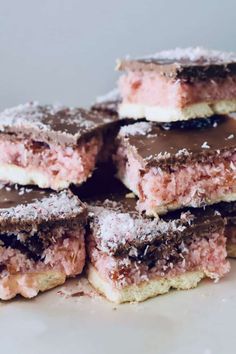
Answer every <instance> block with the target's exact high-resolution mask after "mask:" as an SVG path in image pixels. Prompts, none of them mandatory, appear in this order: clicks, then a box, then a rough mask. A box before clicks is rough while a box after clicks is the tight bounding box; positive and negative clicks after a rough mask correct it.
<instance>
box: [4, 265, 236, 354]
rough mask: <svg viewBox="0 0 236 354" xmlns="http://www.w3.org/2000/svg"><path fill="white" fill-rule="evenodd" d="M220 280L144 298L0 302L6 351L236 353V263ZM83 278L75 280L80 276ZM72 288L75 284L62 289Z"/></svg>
mask: <svg viewBox="0 0 236 354" xmlns="http://www.w3.org/2000/svg"><path fill="white" fill-rule="evenodd" d="M231 263H232V271H231V273H230V275H229V276H227V277H226V278H225V279H223V280H221V281H220V282H219V283H212V282H210V281H203V282H202V283H201V284H200V286H199V287H198V288H197V289H194V290H190V291H179V292H177V291H171V292H170V293H169V294H167V295H162V296H159V297H157V298H155V299H152V300H149V301H146V302H144V303H141V304H129V305H128V304H126V305H119V306H117V305H114V304H111V303H109V302H107V301H106V300H104V299H103V298H101V297H95V298H90V297H88V296H79V297H65V296H62V295H59V294H58V290H60V289H55V290H53V291H50V292H48V293H45V294H42V295H40V296H39V297H37V298H36V299H34V300H30V301H25V300H19V299H18V300H16V301H12V302H8V303H1V304H0V329H1V331H0V345H1V349H0V352H1V353H2V354H8V353H9V354H39V353H42V354H47V353H56V354H62V353H63V354H66V353H68V354H75V353H76V354H77V353H81V354H116V353H117V354H118V353H119V354H121V353H122V354H126V353H129V354H131V353H132V354H133V353H135V354H141V353H142V354H152V353H153V354H154V353H155V354H159V353H161V354H173V353H174V354H231V353H232V354H233V353H234V354H235V351H236V325H235V319H236V261H232V262H231ZM76 284H77V281H76ZM71 288H72V289H74V283H72V285H71V283H69V284H68V285H67V286H66V287H65V286H64V287H63V289H64V291H65V290H66V291H67V289H70V290H68V291H69V292H70V291H71Z"/></svg>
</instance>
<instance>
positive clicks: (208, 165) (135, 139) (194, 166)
mask: <svg viewBox="0 0 236 354" xmlns="http://www.w3.org/2000/svg"><path fill="white" fill-rule="evenodd" d="M114 159H115V162H116V165H117V169H118V172H117V176H118V178H119V179H120V180H121V181H122V182H123V183H124V184H125V185H126V186H127V187H128V188H129V189H130V190H131V191H132V192H133V193H135V194H136V195H137V196H138V197H139V202H138V207H139V210H140V211H146V213H147V214H151V215H156V214H164V213H166V212H167V211H169V210H174V209H179V208H182V207H186V206H188V207H202V206H205V205H208V204H214V203H218V202H221V201H227V202H229V201H234V200H236V119H235V118H233V117H229V116H227V117H226V116H225V117H219V116H214V117H212V118H211V119H209V118H208V119H202V120H197V121H196V120H195V121H189V122H183V123H181V122H176V123H172V124H171V125H170V124H165V125H157V124H156V123H152V122H139V123H135V124H133V125H130V126H129V125H127V126H124V127H122V128H121V130H120V133H119V135H118V149H117V153H116V155H115V157H114Z"/></svg>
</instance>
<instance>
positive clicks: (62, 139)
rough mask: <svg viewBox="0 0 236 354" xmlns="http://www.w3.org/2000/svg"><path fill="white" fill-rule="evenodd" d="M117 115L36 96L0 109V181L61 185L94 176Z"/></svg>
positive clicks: (116, 123) (115, 123) (64, 186)
mask: <svg viewBox="0 0 236 354" xmlns="http://www.w3.org/2000/svg"><path fill="white" fill-rule="evenodd" d="M118 124H119V122H118V119H117V116H114V115H111V114H106V113H105V112H103V113H102V112H95V111H94V112H91V111H86V110H84V109H80V108H65V107H56V106H50V105H48V106H40V105H39V104H37V103H35V102H32V103H27V104H24V105H20V106H17V107H15V108H11V109H7V110H5V111H3V112H2V113H1V114H0V150H1V154H0V181H4V182H10V183H19V184H21V185H28V184H35V185H38V186H39V187H40V188H52V189H54V190H61V189H64V188H67V187H69V185H70V184H72V183H74V184H78V185H79V184H81V183H83V182H84V181H86V180H87V178H88V177H90V176H91V174H92V172H93V170H94V168H95V164H96V162H97V161H98V160H99V159H100V157H101V155H102V154H103V152H104V151H106V150H107V148H108V147H107V146H106V143H107V140H106V137H107V136H109V137H110V136H113V135H112V134H113V133H114V132H115V131H117V129H118Z"/></svg>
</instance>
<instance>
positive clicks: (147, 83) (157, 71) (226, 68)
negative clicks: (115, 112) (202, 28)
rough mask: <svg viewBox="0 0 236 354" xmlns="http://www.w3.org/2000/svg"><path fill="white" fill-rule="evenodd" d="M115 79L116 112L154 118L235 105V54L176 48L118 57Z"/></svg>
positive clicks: (215, 110)
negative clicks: (118, 101) (118, 99)
mask: <svg viewBox="0 0 236 354" xmlns="http://www.w3.org/2000/svg"><path fill="white" fill-rule="evenodd" d="M117 68H118V69H119V70H122V71H125V74H124V75H122V76H121V78H120V81H119V90H120V94H121V97H122V102H121V104H120V107H119V114H120V116H121V117H131V118H135V119H138V118H146V119H147V120H152V121H158V122H171V121H178V120H188V119H192V118H203V117H210V116H212V115H214V114H228V113H230V112H234V111H236V54H235V53H225V52H220V51H216V50H207V49H204V48H200V47H196V48H185V49H181V48H176V49H174V50H168V51H162V52H159V53H156V54H154V55H150V56H146V57H143V58H137V59H132V58H131V59H130V58H127V59H123V60H120V61H119V62H118V66H117Z"/></svg>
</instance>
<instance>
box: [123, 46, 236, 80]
mask: <svg viewBox="0 0 236 354" xmlns="http://www.w3.org/2000/svg"><path fill="white" fill-rule="evenodd" d="M117 68H118V70H125V71H127V70H131V71H136V70H138V71H140V70H142V71H156V72H158V73H159V74H161V75H163V76H167V77H170V78H175V79H184V80H191V78H197V79H208V78H216V77H225V76H227V75H231V74H234V75H235V74H236V53H230V52H222V51H217V50H208V49H205V48H201V47H195V48H191V47H190V48H183V49H182V48H176V49H174V50H167V51H162V52H158V53H155V54H152V55H148V56H144V57H140V58H134V59H129V58H127V59H122V60H119V61H118V65H117Z"/></svg>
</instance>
